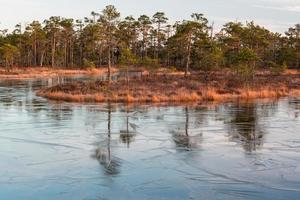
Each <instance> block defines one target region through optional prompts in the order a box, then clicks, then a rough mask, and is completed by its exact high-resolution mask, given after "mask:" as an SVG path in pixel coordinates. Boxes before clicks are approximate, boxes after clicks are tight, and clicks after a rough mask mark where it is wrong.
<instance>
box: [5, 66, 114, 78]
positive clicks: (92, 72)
mask: <svg viewBox="0 0 300 200" xmlns="http://www.w3.org/2000/svg"><path fill="white" fill-rule="evenodd" d="M115 71H117V69H115V68H113V69H112V72H115ZM106 73H107V69H106V68H97V69H66V68H51V67H36V68H35V67H17V68H13V69H12V70H10V71H9V72H7V71H6V70H5V69H3V68H0V80H22V79H24V80H26V79H41V78H53V77H57V76H65V77H72V76H80V75H87V76H99V75H103V74H106Z"/></svg>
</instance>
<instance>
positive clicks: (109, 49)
mask: <svg viewBox="0 0 300 200" xmlns="http://www.w3.org/2000/svg"><path fill="white" fill-rule="evenodd" d="M110 70H111V47H110V46H109V48H108V73H107V81H108V83H110V81H111V71H110Z"/></svg>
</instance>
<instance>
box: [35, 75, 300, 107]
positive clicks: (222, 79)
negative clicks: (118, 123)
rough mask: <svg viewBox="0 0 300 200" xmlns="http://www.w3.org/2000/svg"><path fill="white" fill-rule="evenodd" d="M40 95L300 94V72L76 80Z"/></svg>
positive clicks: (154, 98) (164, 98)
mask: <svg viewBox="0 0 300 200" xmlns="http://www.w3.org/2000/svg"><path fill="white" fill-rule="evenodd" d="M38 94H39V95H40V96H43V97H46V98H49V99H54V100H63V101H76V102H107V101H109V102H128V103H138V102H152V103H159V102H199V101H215V102H220V101H228V100H231V99H257V98H279V97H283V96H288V95H293V96H300V74H291V75H287V74H284V75H280V76H274V75H268V74H262V75H258V76H257V77H256V80H255V82H253V83H252V85H251V87H250V86H249V84H247V86H245V85H243V84H242V80H239V79H237V78H236V77H235V76H232V74H225V75H224V74H222V73H216V74H214V75H212V76H211V77H210V79H209V80H208V81H207V79H205V78H204V76H203V75H201V74H197V75H194V76H191V77H189V79H186V78H184V77H183V76H179V75H155V76H154V75H153V76H143V77H142V78H136V79H132V80H130V82H129V86H128V87H127V84H126V81H125V80H120V81H117V82H112V83H111V84H110V85H108V84H107V83H106V82H101V81H96V82H86V83H84V82H75V83H70V84H64V85H58V86H54V87H51V88H47V89H44V90H41V91H40V92H39V93H38Z"/></svg>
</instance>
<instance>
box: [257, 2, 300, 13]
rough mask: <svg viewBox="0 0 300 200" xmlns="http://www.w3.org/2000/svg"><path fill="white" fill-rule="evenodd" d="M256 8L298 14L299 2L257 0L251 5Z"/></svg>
mask: <svg viewBox="0 0 300 200" xmlns="http://www.w3.org/2000/svg"><path fill="white" fill-rule="evenodd" d="M253 7H256V8H264V9H272V10H279V11H286V12H300V1H297V2H296V1H295V0H259V1H257V2H256V4H254V5H253Z"/></svg>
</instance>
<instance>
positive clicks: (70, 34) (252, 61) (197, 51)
mask: <svg viewBox="0 0 300 200" xmlns="http://www.w3.org/2000/svg"><path fill="white" fill-rule="evenodd" d="M299 61H300V24H297V25H295V26H294V27H291V28H289V29H288V30H287V31H286V33H285V34H279V33H274V32H272V31H270V30H267V29H266V28H264V27H262V26H260V25H257V24H255V23H254V22H247V23H245V24H243V23H241V22H229V23H226V24H225V25H224V26H223V28H222V29H221V31H219V32H215V31H214V29H213V25H212V24H210V22H209V21H208V19H207V18H206V17H205V16H204V15H203V14H199V13H193V14H192V15H191V18H190V19H188V20H183V21H177V22H175V23H174V24H170V23H168V18H167V17H166V15H165V13H163V12H157V13H155V14H154V15H153V16H151V17H149V16H147V15H141V16H140V17H138V18H137V19H135V18H134V17H133V16H128V17H125V18H121V17H120V12H118V10H117V9H116V8H115V7H114V6H112V5H108V6H106V7H105V9H104V10H102V11H101V12H99V13H97V12H92V13H91V16H90V17H86V18H84V19H83V20H74V19H70V18H63V17H59V16H54V17H50V18H49V19H47V20H45V21H43V22H39V21H33V22H32V23H30V24H28V25H26V26H25V27H22V26H21V24H17V25H16V26H15V30H13V31H12V32H8V31H7V30H1V31H0V66H3V67H6V68H10V67H12V66H24V67H27V66H34V67H42V66H52V67H56V66H57V67H66V68H68V67H70V68H71V67H95V66H108V68H109V69H110V67H111V66H113V65H117V64H124V65H137V66H138V65H139V66H149V67H158V66H167V67H170V68H171V67H172V68H177V69H182V70H185V72H186V73H188V71H189V70H190V69H193V70H212V69H218V68H228V67H233V68H234V69H235V70H237V71H239V70H242V71H244V72H245V71H246V72H248V71H249V72H251V71H253V70H255V69H266V68H268V69H273V70H281V69H283V68H286V67H290V68H298V69H299V68H300V63H299ZM109 71H110V70H109Z"/></svg>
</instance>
